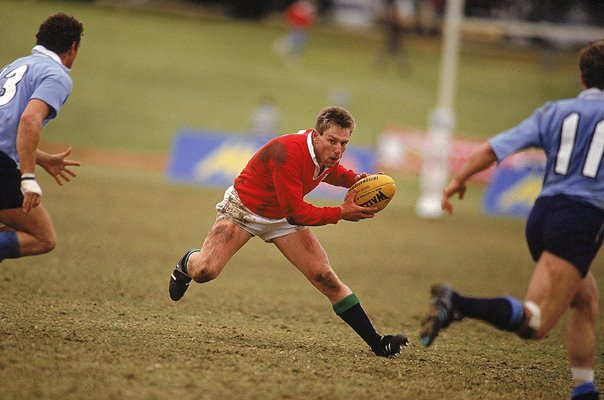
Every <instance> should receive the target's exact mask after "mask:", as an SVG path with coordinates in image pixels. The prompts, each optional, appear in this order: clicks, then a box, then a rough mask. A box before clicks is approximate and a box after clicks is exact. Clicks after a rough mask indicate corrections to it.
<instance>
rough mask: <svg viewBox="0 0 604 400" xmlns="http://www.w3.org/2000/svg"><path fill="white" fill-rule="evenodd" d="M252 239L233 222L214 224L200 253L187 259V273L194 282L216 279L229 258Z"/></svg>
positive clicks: (225, 221) (223, 221) (250, 235)
mask: <svg viewBox="0 0 604 400" xmlns="http://www.w3.org/2000/svg"><path fill="white" fill-rule="evenodd" d="M251 237H252V234H251V233H249V232H247V231H246V230H244V229H242V228H241V227H239V226H238V225H237V224H235V223H234V222H233V221H230V220H222V221H217V222H215V223H214V225H213V226H212V228H211V229H210V231H209V232H208V235H207V236H206V238H205V240H204V242H203V245H202V246H201V251H200V252H198V253H193V254H192V255H191V257H190V258H189V263H188V266H187V268H188V272H189V275H190V276H191V277H192V278H193V280H195V281H196V282H207V281H209V280H212V279H214V278H216V277H217V276H218V275H219V274H220V273H221V272H222V270H223V269H224V267H225V265H226V263H227V262H228V261H229V260H230V259H231V257H232V256H233V255H234V254H235V253H236V252H237V251H238V250H239V249H240V248H241V247H242V246H243V245H244V244H245V243H247V241H248V240H250V238H251Z"/></svg>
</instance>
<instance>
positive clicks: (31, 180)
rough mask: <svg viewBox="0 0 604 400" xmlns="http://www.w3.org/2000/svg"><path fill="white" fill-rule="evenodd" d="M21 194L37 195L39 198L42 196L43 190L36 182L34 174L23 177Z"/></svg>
mask: <svg viewBox="0 0 604 400" xmlns="http://www.w3.org/2000/svg"><path fill="white" fill-rule="evenodd" d="M21 193H23V194H25V193H35V194H37V195H38V196H42V188H41V187H40V185H38V182H36V176H35V175H34V174H23V175H21Z"/></svg>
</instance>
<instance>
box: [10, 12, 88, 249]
mask: <svg viewBox="0 0 604 400" xmlns="http://www.w3.org/2000/svg"><path fill="white" fill-rule="evenodd" d="M82 32H83V27H82V24H81V23H80V22H79V21H77V20H76V19H75V18H73V17H71V16H68V15H65V14H63V13H59V14H55V15H52V16H50V17H48V18H47V19H46V21H44V22H43V23H42V24H41V25H40V28H39V30H38V33H37V34H36V38H37V41H36V46H35V47H34V48H33V50H32V54H31V55H29V56H27V57H22V58H19V59H17V60H15V61H13V62H11V63H10V64H8V65H6V66H5V67H3V68H1V69H0V226H1V229H0V261H1V260H3V259H6V258H18V257H23V256H29V255H35V254H43V253H47V252H49V251H51V250H52V249H53V248H54V247H55V243H56V236H55V231H54V227H53V224H52V221H51V219H50V216H49V215H48V212H47V211H46V209H45V208H44V206H42V205H41V204H40V202H41V198H42V189H41V188H40V185H39V184H38V183H37V181H36V176H35V168H36V164H37V165H39V166H41V167H42V168H43V169H44V170H45V171H46V172H48V173H49V174H50V175H51V176H53V177H54V179H55V180H56V182H57V183H58V184H59V185H61V184H62V183H63V182H68V181H69V180H70V178H71V177H74V176H75V173H74V172H73V171H72V170H71V168H70V167H72V166H77V165H79V163H78V162H76V161H71V160H69V159H67V156H68V155H69V154H70V153H71V148H69V149H67V150H66V151H64V152H61V153H58V154H50V153H46V152H43V151H41V150H39V149H38V143H39V141H40V135H41V133H42V128H43V126H45V125H46V124H47V123H48V121H50V120H51V119H53V118H55V117H56V116H57V114H58V112H59V111H60V110H61V107H62V106H63V104H64V103H65V101H66V100H67V98H68V97H69V94H70V93H71V87H72V80H71V78H70V77H69V72H70V68H71V66H72V64H73V62H74V60H75V58H76V56H77V53H78V48H79V46H80V39H81V36H82Z"/></svg>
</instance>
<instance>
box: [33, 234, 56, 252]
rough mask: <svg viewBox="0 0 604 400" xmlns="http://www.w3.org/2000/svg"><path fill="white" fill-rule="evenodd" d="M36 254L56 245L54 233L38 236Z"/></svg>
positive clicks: (52, 248) (47, 250) (49, 250)
mask: <svg viewBox="0 0 604 400" xmlns="http://www.w3.org/2000/svg"><path fill="white" fill-rule="evenodd" d="M37 247H38V254H45V253H49V252H51V251H53V250H54V249H55V247H57V238H56V237H55V235H48V236H46V237H43V238H40V239H39V241H38V246H37Z"/></svg>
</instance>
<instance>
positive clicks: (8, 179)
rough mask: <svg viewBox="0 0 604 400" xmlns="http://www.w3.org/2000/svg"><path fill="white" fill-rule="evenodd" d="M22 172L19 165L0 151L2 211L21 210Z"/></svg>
mask: <svg viewBox="0 0 604 400" xmlns="http://www.w3.org/2000/svg"><path fill="white" fill-rule="evenodd" d="M22 204H23V194H22V193H21V171H19V169H18V168H17V164H15V162H14V161H13V160H12V158H10V157H9V156H7V155H6V154H4V153H3V152H1V151H0V210H7V209H11V208H21V205H22Z"/></svg>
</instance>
